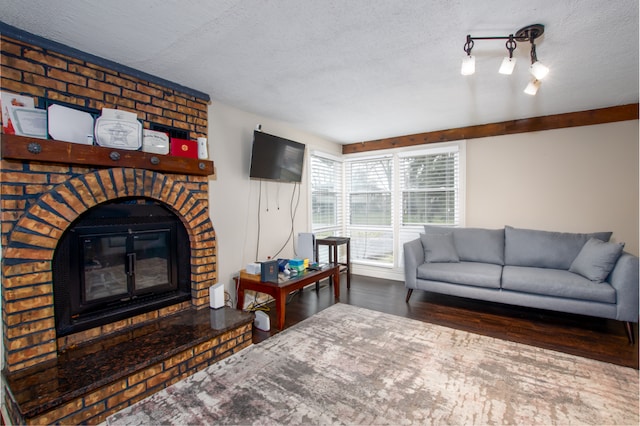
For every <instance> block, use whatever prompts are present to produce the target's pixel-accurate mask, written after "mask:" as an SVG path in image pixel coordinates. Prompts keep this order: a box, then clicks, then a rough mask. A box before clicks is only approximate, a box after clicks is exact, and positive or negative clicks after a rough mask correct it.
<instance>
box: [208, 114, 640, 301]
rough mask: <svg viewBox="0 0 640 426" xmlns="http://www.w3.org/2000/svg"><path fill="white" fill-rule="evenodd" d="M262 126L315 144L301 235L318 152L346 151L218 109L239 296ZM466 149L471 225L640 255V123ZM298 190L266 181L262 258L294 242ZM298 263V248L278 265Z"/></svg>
mask: <svg viewBox="0 0 640 426" xmlns="http://www.w3.org/2000/svg"><path fill="white" fill-rule="evenodd" d="M257 124H262V129H263V131H265V132H267V133H272V134H276V135H278V136H282V137H285V138H288V139H292V140H295V141H298V142H302V143H304V144H306V145H307V158H306V159H305V161H306V162H305V178H303V182H302V185H301V189H302V191H301V197H300V203H299V206H298V211H297V216H296V220H295V229H294V237H297V234H298V233H299V232H308V231H309V229H310V221H309V212H308V209H307V207H308V205H309V199H308V197H309V194H308V191H307V178H306V173H307V172H308V155H309V152H310V151H311V150H313V149H320V150H323V151H325V152H329V153H333V154H336V155H340V152H341V146H340V145H338V144H335V143H332V142H329V141H326V140H323V139H320V138H318V137H316V136H312V135H309V134H306V133H304V132H301V131H299V130H296V129H295V128H293V127H292V126H291V125H286V124H283V123H279V122H275V121H272V120H268V119H266V118H264V117H260V116H257V115H254V114H250V113H246V112H243V111H240V110H237V109H233V108H231V107H227V106H225V105H222V104H217V103H216V104H213V105H211V106H210V107H209V156H210V158H211V159H212V160H213V161H214V164H215V168H216V178H215V179H212V180H210V182H209V188H210V193H209V198H210V210H211V213H210V214H211V218H212V221H213V226H214V227H215V230H216V235H217V239H218V262H217V266H218V280H219V282H221V283H224V285H225V288H226V290H227V291H228V292H229V293H230V294H231V295H232V296H235V289H234V282H233V276H235V275H236V274H237V273H238V271H239V270H240V269H242V268H244V267H245V266H246V264H247V263H249V262H252V261H254V260H255V259H256V244H257V238H258V230H257V218H258V197H259V187H260V184H259V182H258V181H252V180H249V177H248V176H249V161H250V157H251V144H252V137H253V130H254V128H255V127H256V125H257ZM466 147H467V148H466V149H467V151H466V165H467V168H466V182H467V190H466V195H467V196H466V226H469V227H488V228H501V227H504V226H505V225H511V226H515V227H522V228H533V229H544V230H551V231H563V232H593V231H602V230H606V231H613V236H612V241H623V242H625V243H626V250H627V251H629V252H631V253H633V254H636V255H638V252H639V250H638V245H639V243H638V234H639V228H638V220H639V219H638V204H639V197H638V193H639V189H638V187H639V186H638V182H639V176H638V159H639V153H638V121H637V120H633V121H624V122H620V123H608V124H602V125H595V126H585V127H574V128H567V129H558V130H549V131H543V132H532V133H524V134H517V135H507V136H495V137H489V138H482V139H473V140H469V141H468V142H467V144H466ZM293 187H294V185H293V184H276V183H263V188H262V207H261V209H260V217H261V232H260V251H259V253H258V256H257V258H258V259H259V260H264V259H265V258H266V257H267V256H269V255H274V254H275V252H276V251H277V250H278V249H279V248H280V247H281V246H282V245H283V244H284V243H285V241H286V239H287V236H288V234H289V231H290V209H289V205H290V198H291V193H292V190H293ZM278 207H279V209H278ZM267 209H268V211H267ZM296 240H297V238H296ZM293 255H294V252H293V244H292V243H291V242H289V243H288V244H287V247H286V249H285V250H284V251H283V252H282V253H281V254H280V255H278V257H284V258H287V257H292V256H293ZM371 269H372V268H358V267H354V272H355V273H361V274H367V275H369V274H373V275H375V276H381V277H383V276H386V277H387V278H389V279H400V280H401V279H402V277H401V275H398V274H397V273H396V272H400V271H391V270H387V269H385V270H371ZM374 269H375V268H374ZM394 273H395V275H394ZM385 274H386V275H385ZM389 274H391V275H389Z"/></svg>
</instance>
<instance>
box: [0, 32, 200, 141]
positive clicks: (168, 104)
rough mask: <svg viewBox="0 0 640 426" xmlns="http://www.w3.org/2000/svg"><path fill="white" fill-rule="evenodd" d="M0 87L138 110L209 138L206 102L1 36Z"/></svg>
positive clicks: (98, 106)
mask: <svg viewBox="0 0 640 426" xmlns="http://www.w3.org/2000/svg"><path fill="white" fill-rule="evenodd" d="M0 41H1V43H0V52H1V55H2V60H1V66H2V73H0V74H1V78H0V86H1V87H2V90H5V91H9V92H14V93H19V94H24V95H32V96H34V97H36V98H38V99H39V100H41V99H50V100H53V101H59V102H65V103H69V104H73V105H78V106H79V107H83V108H92V109H97V110H100V109H102V108H103V107H106V108H118V109H123V110H127V111H133V112H135V113H137V115H138V118H139V119H140V120H142V121H143V125H144V127H145V128H147V129H148V128H149V126H150V124H151V123H156V124H159V125H163V126H169V127H174V128H177V129H182V130H185V131H188V132H189V139H194V140H195V138H197V137H200V136H202V137H206V136H207V103H208V101H207V100H205V99H198V98H197V97H195V96H193V95H188V94H185V93H182V92H180V91H178V90H176V89H173V88H169V87H164V86H162V85H159V84H156V83H152V82H149V81H144V80H142V79H140V78H136V77H134V76H132V75H128V74H126V73H124V72H119V71H115V70H112V69H108V68H105V67H102V66H99V65H95V64H93V63H91V62H87V61H84V60H80V59H76V58H73V57H70V56H67V55H64V54H61V53H58V52H55V51H51V50H48V49H44V48H41V47H38V46H35V45H33V44H29V43H25V42H22V41H19V40H16V39H12V38H9V37H6V36H4V35H3V36H0Z"/></svg>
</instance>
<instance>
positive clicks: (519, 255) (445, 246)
mask: <svg viewBox="0 0 640 426" xmlns="http://www.w3.org/2000/svg"><path fill="white" fill-rule="evenodd" d="M610 237H611V232H598V233H593V234H577V233H560V232H549V231H538V230H532V229H519V228H513V227H510V226H506V227H505V228H504V229H483V228H453V227H435V226H425V232H424V234H420V238H419V239H415V240H413V241H410V242H407V243H405V244H404V273H405V286H406V287H407V289H408V292H407V298H406V301H407V303H408V302H409V298H410V297H411V294H412V292H413V290H416V289H418V290H425V291H430V292H435V293H442V294H448V295H453V296H460V297H467V298H472V299H480V300H486V301H491V302H499V303H506V304H511V305H518V306H526V307H532V308H540V309H548V310H553V311H561V312H568V313H574V314H582V315H590V316H595V317H602V318H610V319H615V320H619V321H623V322H624V323H625V327H626V331H627V336H628V337H629V341H630V342H633V340H634V339H633V325H632V323H634V322H635V323H637V322H638V313H639V311H638V257H636V256H633V255H631V254H629V253H627V252H624V251H623V247H624V244H621V243H611V242H609V238H610Z"/></svg>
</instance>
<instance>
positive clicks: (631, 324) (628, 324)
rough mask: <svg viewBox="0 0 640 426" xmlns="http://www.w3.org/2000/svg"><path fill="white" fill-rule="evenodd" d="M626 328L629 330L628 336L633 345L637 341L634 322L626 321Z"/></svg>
mask: <svg viewBox="0 0 640 426" xmlns="http://www.w3.org/2000/svg"><path fill="white" fill-rule="evenodd" d="M624 329H625V330H626V331H627V337H628V338H629V344H630V345H633V344H635V343H636V340H635V336H634V334H633V323H632V322H630V321H625V323H624Z"/></svg>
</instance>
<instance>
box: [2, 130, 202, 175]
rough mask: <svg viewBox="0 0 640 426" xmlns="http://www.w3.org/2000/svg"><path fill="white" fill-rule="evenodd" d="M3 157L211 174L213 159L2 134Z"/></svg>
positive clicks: (186, 173)
mask: <svg viewBox="0 0 640 426" xmlns="http://www.w3.org/2000/svg"><path fill="white" fill-rule="evenodd" d="M0 138H1V139H0V141H1V144H2V145H1V147H0V152H1V153H2V158H5V159H10V160H26V161H38V162H44V163H64V164H76V165H82V166H98V167H130V168H138V169H148V170H154V171H158V172H164V173H178V174H185V175H196V176H210V175H213V174H214V167H213V161H209V160H199V159H195V158H187V157H176V156H171V155H160V154H153V153H149V152H142V151H130V150H125V149H114V148H105V147H101V146H96V145H81V144H75V143H69V142H62V141H56V140H50V139H37V138H29V137H24V136H17V135H6V134H2V135H0Z"/></svg>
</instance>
